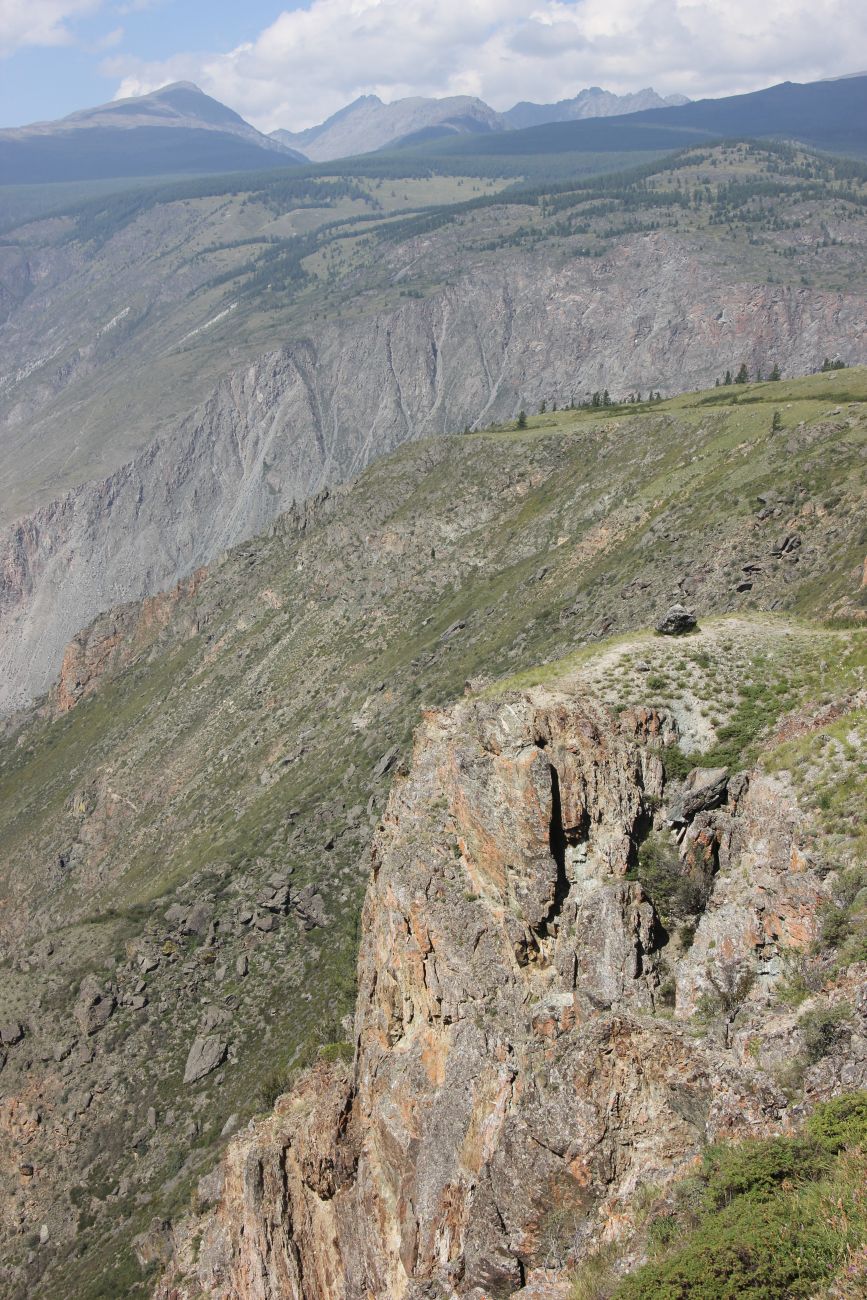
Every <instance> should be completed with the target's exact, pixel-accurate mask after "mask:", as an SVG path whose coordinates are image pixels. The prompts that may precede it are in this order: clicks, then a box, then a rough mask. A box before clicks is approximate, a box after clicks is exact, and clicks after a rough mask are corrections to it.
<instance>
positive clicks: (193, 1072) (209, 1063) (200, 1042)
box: [184, 1034, 229, 1083]
mask: <svg viewBox="0 0 867 1300" xmlns="http://www.w3.org/2000/svg"><path fill="white" fill-rule="evenodd" d="M228 1050H229V1046H228V1043H226V1042H225V1040H224V1039H222V1038H219V1037H218V1036H217V1035H216V1034H204V1035H201V1036H199V1037H198V1038H195V1039H193V1044H192V1047H191V1048H190V1051H189V1055H188V1056H187V1063H186V1066H185V1067H184V1083H197V1082H198V1080H199V1079H204V1077H205V1075H206V1074H210V1073H211V1071H212V1070H216V1069H217V1068H218V1066H220V1065H222V1064H223V1061H225V1059H226V1053H227V1052H228Z"/></svg>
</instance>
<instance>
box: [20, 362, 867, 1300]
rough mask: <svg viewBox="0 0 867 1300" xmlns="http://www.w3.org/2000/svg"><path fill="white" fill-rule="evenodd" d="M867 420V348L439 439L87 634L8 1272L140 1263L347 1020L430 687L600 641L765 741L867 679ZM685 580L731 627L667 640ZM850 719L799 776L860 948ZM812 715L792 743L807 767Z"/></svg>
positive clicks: (69, 724)
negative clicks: (373, 853) (361, 941)
mask: <svg viewBox="0 0 867 1300" xmlns="http://www.w3.org/2000/svg"><path fill="white" fill-rule="evenodd" d="M777 411H779V412H780V420H779V421H775V420H774V414H775V412H777ZM777 424H779V425H780V427H779V428H775V427H774V426H775V425H777ZM865 441H867V374H865V372H864V371H863V370H856V369H851V370H840V371H830V372H828V373H825V374H821V375H816V376H812V377H808V378H806V379H799V380H782V381H778V382H773V383H764V384H761V385H759V384H746V385H733V386H732V387H723V388H720V389H712V390H710V391H706V392H704V393H699V394H691V395H686V396H684V397H680V398H677V399H673V400H671V401H667V402H653V403H650V404H648V403H644V404H641V405H635V406H634V407H631V408H625V407H624V408H616V409H606V410H603V411H599V410H592V409H585V410H574V411H572V410H566V411H557V412H553V413H552V412H550V411H548V412H546V413H545V414H544V415H537V416H531V417H530V418H529V419H528V427H527V429H526V430H521V431H519V430H517V429H516V428H515V427H514V424H510V425H509V426H508V427H500V428H498V429H491V430H487V431H484V432H478V433H469V434H465V435H455V436H450V437H441V438H438V439H434V440H428V441H425V442H421V443H417V444H411V445H408V446H405V447H404V448H402V449H401V450H399V451H398V452H396V453H395V454H394V455H392V456H391V457H388V458H386V459H384V460H382V461H380V462H378V463H377V464H375V465H374V466H373V467H372V468H371V469H369V470H368V471H367V472H366V473H365V474H364V475H362V476H361V478H360V479H358V480H357V481H356V482H355V483H353V484H351V485H350V486H348V487H346V488H343V489H340V490H337V491H334V492H332V493H330V494H329V493H325V494H323V495H322V496H321V497H320V498H319V499H318V500H317V501H315V502H313V503H311V504H310V505H309V506H307V507H303V508H298V509H296V510H295V511H294V512H291V513H290V514H289V515H287V516H284V517H283V518H282V519H281V520H280V521H278V522H277V524H275V526H274V527H273V528H272V529H271V530H270V532H269V534H268V535H267V536H265V537H262V538H260V539H257V540H254V541H251V542H249V543H245V544H243V545H241V546H239V547H236V548H235V549H233V550H232V551H231V552H230V553H229V554H228V555H227V556H226V557H225V559H224V560H223V561H222V562H221V563H219V564H217V565H216V566H214V567H213V568H212V569H211V570H210V571H209V572H207V573H205V574H203V575H200V577H199V578H197V580H196V581H195V582H194V583H192V584H189V585H187V586H184V587H182V588H181V589H180V590H179V591H178V592H176V593H174V594H171V593H170V594H168V595H166V596H165V597H161V598H160V599H159V601H158V602H156V603H155V604H154V603H150V604H146V605H145V606H144V607H143V609H142V610H138V609H135V608H129V609H124V610H119V611H116V612H114V613H112V614H109V615H106V616H103V617H102V618H101V619H99V620H98V621H97V623H96V624H95V626H94V628H93V629H91V631H90V632H88V633H87V634H85V635H83V636H82V637H81V638H79V644H78V649H77V651H76V654H75V656H73V658H71V659H70V660H69V665H68V669H67V671H66V673H65V674H64V678H63V680H62V682H61V687H60V690H59V692H58V693H57V695H56V697H55V698H54V700H53V702H50V703H48V704H47V705H45V706H44V707H43V709H42V710H41V711H37V712H35V713H33V714H31V715H29V716H27V717H23V718H18V719H16V720H13V721H12V722H10V723H9V724H8V725H7V728H6V738H5V740H4V742H3V745H2V749H0V807H2V809H3V818H2V824H0V898H2V907H0V945H2V946H0V956H2V963H3V965H2V979H3V985H4V1002H5V1007H6V1010H5V1015H6V1018H7V1019H8V1020H10V1021H16V1022H17V1021H18V1020H20V1021H21V1024H22V1026H24V1037H23V1039H22V1040H21V1042H19V1043H16V1044H14V1045H13V1046H11V1047H10V1048H9V1049H8V1051H6V1049H4V1051H6V1055H7V1057H8V1059H7V1061H6V1065H5V1069H4V1073H3V1083H4V1092H5V1096H6V1100H5V1101H4V1103H3V1106H4V1110H3V1115H4V1116H5V1121H4V1127H3V1128H2V1129H0V1168H2V1171H3V1178H4V1181H5V1183H6V1186H7V1188H8V1190H9V1196H8V1199H7V1208H6V1211H5V1213H4V1219H3V1231H4V1234H5V1246H4V1253H5V1254H6V1255H7V1257H8V1259H9V1261H10V1263H9V1267H8V1271H7V1275H6V1283H5V1285H6V1286H7V1288H8V1294H9V1295H10V1296H16V1297H17V1296H22V1297H23V1296H24V1295H27V1296H28V1297H39V1296H45V1297H48V1296H55V1295H58V1294H70V1295H72V1294H74V1295H75V1296H76V1297H78V1298H79V1300H95V1298H96V1297H98V1296H105V1297H108V1296H112V1297H113V1296H117V1295H119V1294H130V1295H132V1294H136V1293H137V1292H136V1287H137V1286H138V1287H140V1291H141V1293H144V1291H143V1288H144V1281H143V1278H144V1274H142V1273H141V1272H140V1268H139V1264H138V1263H137V1262H136V1258H135V1256H134V1254H133V1252H132V1245H131V1243H132V1241H133V1239H134V1238H135V1237H136V1236H137V1234H140V1233H141V1232H142V1231H143V1230H144V1229H145V1228H146V1227H147V1226H148V1225H149V1224H150V1223H151V1222H152V1221H153V1220H154V1218H155V1217H156V1218H157V1219H158V1218H160V1216H168V1217H171V1216H173V1215H175V1214H176V1213H177V1212H178V1210H179V1208H180V1207H182V1206H183V1205H185V1204H187V1203H188V1202H189V1197H190V1194H191V1189H193V1188H194V1186H195V1185H196V1182H197V1179H198V1178H199V1177H200V1175H202V1174H203V1173H204V1172H205V1171H206V1170H207V1169H208V1168H209V1167H210V1166H211V1165H212V1163H213V1161H214V1159H215V1155H216V1153H217V1152H218V1151H219V1149H220V1147H221V1144H222V1143H223V1142H224V1141H225V1138H224V1137H223V1136H221V1135H223V1133H224V1130H225V1129H226V1126H227V1124H228V1129H229V1130H231V1129H232V1128H233V1127H235V1126H236V1125H237V1124H239V1123H243V1122H244V1121H245V1120H246V1119H247V1118H248V1117H249V1116H250V1115H251V1114H253V1113H255V1112H256V1111H257V1110H261V1109H267V1108H268V1106H269V1105H270V1102H271V1100H272V1098H273V1096H274V1095H275V1093H276V1092H277V1091H280V1090H281V1089H282V1088H283V1087H284V1086H285V1084H286V1082H287V1080H288V1078H289V1076H290V1075H291V1074H292V1072H293V1071H295V1070H297V1068H298V1067H299V1066H300V1065H302V1064H304V1063H305V1062H308V1061H309V1060H311V1059H312V1058H314V1057H315V1056H316V1055H317V1054H318V1053H321V1052H325V1053H326V1054H332V1055H334V1054H340V1053H341V1052H342V1051H344V1050H345V1048H344V1047H343V1046H342V1044H343V1043H344V1040H345V1039H346V1038H347V1037H348V1022H347V1021H346V1016H347V1015H348V1013H349V1012H350V1011H351V1009H352V1006H353V1002H354V993H355V990H354V967H355V948H356V942H357V926H358V916H359V907H360V902H361V897H362V893H363V890H364V885H365V881H366V875H367V859H366V857H365V847H366V844H367V840H368V837H369V835H370V832H371V828H372V827H373V826H374V825H375V824H376V823H377V821H378V818H379V816H380V815H381V812H382V809H383V802H384V797H385V792H386V789H387V786H388V784H389V782H390V781H391V779H392V776H393V774H394V773H395V772H396V771H400V770H401V767H402V764H403V763H404V762H405V759H406V756H407V747H408V744H409V738H410V735H411V733H412V730H413V728H414V726H415V725H416V722H417V720H418V718H419V714H420V710H421V709H422V708H423V707H424V706H426V705H430V704H436V703H440V702H445V701H448V700H451V699H453V698H454V697H455V696H457V695H459V694H460V693H461V692H462V691H463V690H464V689H465V683H467V679H468V678H469V679H472V680H471V681H470V684H469V686H468V687H467V689H469V690H475V691H479V690H490V689H496V686H495V685H494V684H493V682H492V680H491V679H499V678H502V677H504V678H505V679H506V680H507V681H512V680H513V679H514V678H515V674H521V673H526V672H528V670H529V666H530V665H533V664H536V665H541V667H539V668H538V669H535V670H534V673H539V674H541V675H542V676H543V677H544V676H546V675H548V676H555V677H556V676H557V675H558V674H563V673H568V672H575V671H580V672H581V673H583V674H585V679H586V681H587V683H588V689H589V690H593V691H595V692H597V693H600V694H601V695H602V697H603V699H607V700H608V701H609V702H610V704H611V706H612V707H613V708H615V709H616V708H618V707H623V706H625V705H626V704H628V703H629V702H630V701H632V700H634V699H641V700H644V702H646V703H654V702H661V703H666V702H667V703H670V704H677V702H678V701H680V700H682V701H685V703H684V704H683V706H682V707H683V710H685V712H684V717H685V718H688V719H691V722H690V723H689V725H684V727H683V729H682V746H683V750H684V753H685V755H686V757H685V760H684V761H685V762H687V763H692V762H695V761H696V759H697V757H698V761H699V762H700V761H702V759H701V757H700V756H701V755H702V754H706V755H707V756H708V761H710V760H711V759H713V760H714V761H716V758H717V756H718V755H720V754H723V753H724V756H725V757H724V761H725V762H726V763H729V764H731V765H732V766H734V767H737V766H742V765H746V764H748V763H751V762H753V761H754V760H755V758H756V757H757V755H758V754H759V750H760V749H761V751H762V752H763V753H764V752H765V750H766V742H767V740H768V738H769V737H770V736H771V732H772V731H773V729H774V728H775V727H778V726H782V725H783V724H784V720H785V718H786V717H789V716H792V715H796V714H799V713H804V712H806V713H807V714H809V713H810V711H811V710H814V709H816V708H821V707H823V706H824V705H825V704H826V703H833V702H835V701H839V700H841V699H848V698H849V697H850V696H852V694H853V692H856V691H857V690H859V689H861V687H862V685H863V673H864V667H865V658H864V655H865V651H864V639H863V632H862V631H861V630H860V629H861V621H862V620H863V617H864V588H863V584H862V565H863V557H864V552H865V547H867V526H865V509H864V483H863V463H864V448H865ZM675 598H681V599H685V600H686V601H687V602H688V603H690V604H692V605H694V606H695V607H696V609H697V610H698V613H699V616H700V621H701V623H702V625H703V626H704V624H705V623H707V629H706V632H705V633H703V634H701V635H702V636H705V637H706V640H702V639H701V636H699V637H697V638H695V639H687V641H685V642H681V641H675V642H668V641H664V640H660V639H658V638H652V637H651V636H650V634H641V636H640V638H639V640H640V644H638V645H636V644H635V643H634V638H635V635H636V633H635V629H636V628H640V627H642V626H646V625H648V624H649V623H651V622H652V621H653V619H654V618H655V617H656V616H657V615H658V614H659V613H660V612H661V611H662V610H664V609H665V608H666V607H667V605H668V604H670V603H671V601H672V600H673V599H675ZM715 615H729V616H730V617H731V619H732V621H731V628H730V632H729V631H727V629H728V627H729V622H728V620H727V619H726V618H723V619H722V620H721V621H719V622H716V621H715V620H714V619H713V617H712V616H715ZM734 616H736V617H734ZM783 616H785V620H784V621H783ZM817 620H820V621H821V625H820V624H819V623H817ZM777 628H779V632H778V631H777ZM627 634H629V637H627ZM618 636H620V637H626V640H624V641H623V643H622V649H619V648H618V642H617V640H616V638H617V637H618ZM630 637H631V638H632V640H630V639H629V638H630ZM611 638H615V640H611ZM599 642H604V644H603V645H601V646H599V645H597V643H599ZM572 654H575V655H577V656H578V657H577V659H576V660H574V661H573V659H570V658H569V656H570V655H572ZM564 656H565V659H564ZM640 660H641V661H643V660H646V661H647V665H648V666H647V668H645V667H643V666H639V661H640ZM546 665H547V666H546ZM480 676H481V677H482V679H481V680H480ZM516 680H517V681H518V682H519V683H520V681H521V680H522V678H521V677H518V678H517V679H516ZM678 707H681V706H680V705H678ZM61 710H65V711H62V712H61ZM850 731H851V727H850V728H849V729H848V730H846V733H845V735H844V736H843V737H842V738H841V740H840V743H839V745H838V744H837V742H836V741H834V742H833V747H832V749H831V750H829V751H828V752H827V753H826V754H825V755H824V756H821V755H820V757H819V760H817V761H820V762H821V763H823V764H824V766H823V767H822V772H823V775H822V777H821V780H820V781H819V782H818V783H817V784H814V783H813V782H812V781H811V780H809V779H807V780H806V781H805V783H804V798H805V799H806V800H808V801H809V800H811V799H813V798H814V797H815V798H816V799H817V800H818V807H817V812H816V815H817V817H818V818H819V819H820V822H821V818H822V816H823V813H824V812H826V811H829V810H834V813H835V817H834V824H833V826H832V827H831V829H829V832H828V833H829V834H831V835H832V836H836V837H840V836H842V837H843V838H842V839H840V838H837V839H834V840H833V843H834V844H835V845H836V848H837V851H839V852H842V851H844V850H845V853H846V855H847V858H848V860H849V861H850V863H851V870H852V871H853V872H855V873H856V875H855V876H853V877H852V879H850V880H848V883H847V884H845V886H843V885H841V906H844V907H845V908H848V909H849V911H848V913H847V916H848V918H849V919H848V920H847V921H845V922H843V923H841V924H840V926H839V928H838V930H837V931H836V936H837V937H836V939H835V940H834V942H835V943H836V944H837V947H838V948H839V950H840V952H841V953H843V954H844V956H845V959H846V960H847V961H848V960H852V959H855V957H856V956H857V954H856V953H855V950H854V948H852V949H851V950H850V948H847V947H846V945H847V944H849V943H850V939H851V937H852V935H853V934H854V933H855V931H856V929H857V916H858V911H857V908H858V906H860V904H856V903H855V901H854V900H855V898H856V896H857V895H858V888H857V887H855V882H856V877H857V873H858V872H859V871H862V870H863V850H864V844H863V838H859V836H858V834H856V833H855V832H854V831H853V832H852V833H851V834H850V833H849V831H848V830H845V827H844V819H845V817H849V816H852V817H853V818H854V816H855V808H856V805H857V800H858V798H859V797H861V796H862V794H863V763H862V765H861V767H860V768H859V766H858V760H857V747H854V748H853V745H854V742H853V741H852V740H851V738H850ZM806 743H807V742H806V741H798V740H797V738H796V737H793V738H792V739H790V740H787V739H786V738H785V735H784V734H783V733H781V734H780V738H779V741H778V743H777V744H776V747H773V748H772V749H771V750H768V751H767V753H768V757H767V758H766V759H765V760H764V761H767V762H769V763H776V764H777V765H778V766H779V767H781V768H785V769H786V770H791V771H792V772H793V773H795V774H796V775H797V773H798V772H803V773H805V774H806V773H809V772H810V771H811V770H812V766H811V765H812V764H813V759H812V757H810V758H809V759H808V760H803V758H802V755H803V750H802V749H801V748H798V746H799V745H805V744H806ZM817 743H818V742H817ZM786 744H792V745H794V746H795V749H794V750H793V751H791V752H790V751H789V750H787V749H785V745H786ZM847 746H848V748H847ZM838 813H839V814H840V815H839V816H838V815H837V814H838ZM823 833H824V832H823ZM829 843H830V841H829ZM859 864H860V865H859ZM857 878H860V877H857ZM287 886H288V889H287V890H286V893H285V894H284V893H282V892H281V891H283V889H284V888H285V887H287ZM853 887H854V893H853V892H852V890H853ZM846 891H848V892H846ZM844 895H845V897H844ZM847 900H848V901H847ZM802 977H803V978H804V979H805V980H806V979H808V978H810V979H812V978H813V976H812V975H811V973H810V972H809V971H806V972H802ZM94 997H96V999H97V1001H96V1002H95V1003H94V1002H93V998H94ZM100 999H101V1001H100ZM99 1005H103V1007H104V1009H105V1007H109V1008H110V1009H109V1013H108V1017H107V1020H106V1022H105V1025H104V1027H103V1028H101V1029H98V1030H97V1032H95V1033H93V1032H87V1030H85V1029H82V1025H90V1023H91V1021H90V1020H88V1017H89V1016H92V1015H93V1014H94V1007H98V1006H99ZM209 1036H210V1037H211V1038H216V1039H217V1041H218V1043H220V1044H222V1045H223V1051H222V1054H221V1059H220V1061H219V1062H218V1064H217V1065H216V1066H214V1068H212V1069H210V1070H209V1071H208V1072H206V1073H205V1074H204V1075H203V1076H201V1077H200V1078H199V1079H196V1080H194V1081H193V1082H191V1083H185V1082H184V1081H183V1079H184V1074H185V1071H189V1069H190V1053H191V1048H192V1047H193V1046H194V1040H196V1039H197V1038H208V1037H209ZM792 1086H793V1087H794V1088H795V1090H797V1086H798V1085H797V1080H794V1082H793V1085H792ZM13 1135H14V1136H13ZM22 1144H23V1145H22ZM22 1151H26V1153H27V1154H26V1162H27V1166H28V1169H29V1170H30V1173H28V1174H27V1175H26V1177H25V1176H23V1175H19V1174H18V1173H17V1172H16V1171H17V1169H18V1166H19V1165H20V1164H21V1162H22ZM131 1151H135V1153H136V1155H135V1159H134V1161H133V1162H131V1160H130V1152H131ZM37 1220H38V1222H39V1223H42V1222H45V1223H46V1224H47V1231H48V1243H47V1244H43V1245H39V1243H38V1242H37V1241H34V1240H33V1238H32V1231H33V1229H32V1224H33V1223H34V1222H35V1221H37Z"/></svg>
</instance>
